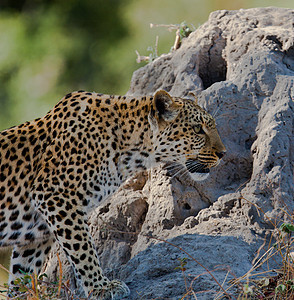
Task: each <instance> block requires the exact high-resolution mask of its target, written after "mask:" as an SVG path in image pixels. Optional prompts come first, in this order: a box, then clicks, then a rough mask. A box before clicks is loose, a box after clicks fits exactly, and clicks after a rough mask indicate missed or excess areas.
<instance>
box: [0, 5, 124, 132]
mask: <svg viewBox="0 0 294 300" xmlns="http://www.w3.org/2000/svg"><path fill="white" fill-rule="evenodd" d="M126 3H127V0H109V1H104V0H89V1H83V0H67V1H57V0H56V1H53V0H52V1H49V0H48V1H34V0H27V1H19V2H15V1H11V2H9V1H6V2H4V3H0V84H1V89H0V106H1V110H0V129H1V128H2V129H3V128H4V127H7V126H12V125H14V124H19V123H20V122H23V121H25V120H28V119H31V118H32V117H37V116H40V115H41V114H44V112H46V111H47V110H49V109H50V108H51V107H52V105H54V104H55V103H56V102H57V101H58V100H59V99H60V98H61V97H62V96H63V95H65V94H66V93H67V92H70V91H72V90H78V89H84V90H90V91H93V90H95V91H100V92H106V93H107V92H109V93H113V92H115V91H119V90H120V89H122V85H123V84H125V81H124V80H120V77H121V74H120V73H119V72H117V71H116V70H115V68H114V67H113V66H112V67H111V66H110V63H109V62H108V60H109V57H108V49H110V48H115V47H116V46H117V45H119V43H120V42H121V41H123V40H124V38H126V37H127V36H128V29H127V26H126V24H125V21H124V19H123V17H122V14H121V9H122V7H123V5H125V4H126Z"/></svg>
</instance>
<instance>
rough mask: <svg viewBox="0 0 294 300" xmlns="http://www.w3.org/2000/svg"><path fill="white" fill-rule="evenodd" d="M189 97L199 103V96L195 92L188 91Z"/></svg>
mask: <svg viewBox="0 0 294 300" xmlns="http://www.w3.org/2000/svg"><path fill="white" fill-rule="evenodd" d="M187 99H190V100H193V101H195V103H196V104H198V98H197V96H196V95H195V94H194V93H193V92H189V93H188V95H187Z"/></svg>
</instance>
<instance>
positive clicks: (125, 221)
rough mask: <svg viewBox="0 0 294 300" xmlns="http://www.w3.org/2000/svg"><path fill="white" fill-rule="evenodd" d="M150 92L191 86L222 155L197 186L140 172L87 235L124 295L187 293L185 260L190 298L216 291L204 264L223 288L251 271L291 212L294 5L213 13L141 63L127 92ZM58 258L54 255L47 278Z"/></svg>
mask: <svg viewBox="0 0 294 300" xmlns="http://www.w3.org/2000/svg"><path fill="white" fill-rule="evenodd" d="M157 89H165V90H166V91H168V92H169V93H170V94H171V95H174V96H186V95H187V94H188V93H189V92H190V91H191V92H193V93H194V94H196V95H197V97H198V99H199V101H198V102H199V104H200V106H202V107H204V108H205V109H206V110H208V111H209V112H210V113H212V114H214V115H215V118H216V121H217V127H218V130H219V133H220V136H221V138H222V140H223V142H224V144H225V145H226V148H227V154H226V156H225V157H224V159H223V162H222V163H221V164H220V165H219V166H218V167H217V168H215V169H213V170H212V172H211V176H210V178H209V179H207V180H206V181H204V182H200V183H195V182H187V181H185V182H183V181H181V178H172V179H171V178H170V177H169V176H168V173H167V171H166V170H164V169H163V168H158V169H154V170H152V171H148V172H146V173H144V174H139V175H138V176H137V177H136V178H134V179H132V180H130V181H129V182H128V183H127V184H126V185H125V186H124V187H122V188H121V189H120V190H119V191H118V192H117V193H116V194H115V195H113V197H112V198H110V199H107V200H106V201H105V202H104V203H102V204H101V206H100V207H98V208H97V210H96V211H95V212H93V214H92V216H91V217H90V219H89V223H90V227H91V232H92V234H93V235H94V237H95V242H96V245H97V247H98V252H99V254H100V258H101V264H102V267H103V268H104V270H105V272H106V274H107V275H108V276H109V277H110V278H120V279H122V280H124V281H125V282H126V283H127V284H128V286H129V287H130V290H131V297H130V299H153V298H159V297H162V298H164V299H179V298H180V297H183V295H185V293H186V287H185V280H184V278H183V274H182V272H181V270H179V268H177V267H178V266H179V265H180V260H179V259H183V258H187V260H186V262H187V264H186V266H185V268H186V271H185V273H186V274H189V275H187V276H188V277H187V281H188V285H189V284H190V283H193V290H194V291H195V292H196V295H197V299H213V298H214V297H216V295H218V293H219V292H221V289H220V287H219V286H218V284H217V283H216V282H215V281H214V280H213V279H212V277H211V276H210V274H209V273H207V271H206V269H207V270H209V271H213V270H214V272H213V275H214V277H215V278H216V280H217V281H219V282H221V283H223V282H224V281H225V283H224V287H227V286H229V283H228V281H229V280H230V279H232V278H234V276H237V277H238V276H242V275H243V274H245V273H246V272H247V271H248V270H249V269H250V268H251V263H252V260H253V259H254V257H255V256H256V253H257V249H258V248H259V247H260V245H261V244H262V243H263V241H264V237H265V235H266V234H267V233H271V232H272V230H274V228H273V225H272V223H277V224H279V222H281V221H282V220H285V219H286V218H287V215H286V214H285V211H288V212H289V213H290V214H291V213H292V212H293V208H294V202H293V199H294V185H293V182H294V178H293V162H294V157H293V156H294V144H293V143H294V138H293V124H294V119H293V116H294V114H293V99H294V10H291V9H282V8H274V7H271V8H254V9H248V10H238V11H225V10H223V11H216V12H213V13H212V14H211V15H210V17H209V19H208V21H207V22H206V23H205V24H203V25H202V26H200V27H199V28H198V29H197V30H196V31H195V32H193V33H192V34H191V35H190V36H189V37H188V38H187V39H185V40H184V41H183V43H182V45H181V47H180V48H179V49H178V50H176V51H174V52H172V53H169V54H165V55H162V56H161V57H159V58H157V59H156V60H154V61H153V62H151V63H149V64H148V65H146V66H145V67H143V68H141V69H139V70H137V71H136V72H135V73H134V75H133V78H132V81H131V86H130V90H129V92H128V94H130V95H146V94H153V93H154V92H155V91H156V90H157ZM163 241H167V242H163ZM55 251H57V250H55ZM262 251H263V250H262ZM262 251H261V253H263V252H262ZM59 253H60V255H61V258H62V261H63V262H64V272H65V273H67V276H68V277H69V278H71V284H72V286H74V285H75V282H74V279H73V274H72V271H71V270H70V266H68V263H67V262H66V259H65V256H64V255H63V254H62V251H60V252H59ZM187 253H188V254H189V255H187ZM199 263H200V264H201V265H203V267H205V268H206V269H204V268H203V267H202V266H201V265H200V264H199ZM56 266H57V258H56V255H55V252H54V251H53V252H52V254H51V257H50V260H49V261H48V263H47V266H46V271H47V272H48V274H49V275H50V276H51V277H53V278H54V276H55V274H56V273H57V267H56ZM228 270H230V272H228ZM204 291H205V292H204ZM229 293H230V294H231V295H234V293H236V291H235V290H234V289H231V290H229ZM185 299H190V298H185ZM191 299H192V298H191ZM193 299H194V298H193Z"/></svg>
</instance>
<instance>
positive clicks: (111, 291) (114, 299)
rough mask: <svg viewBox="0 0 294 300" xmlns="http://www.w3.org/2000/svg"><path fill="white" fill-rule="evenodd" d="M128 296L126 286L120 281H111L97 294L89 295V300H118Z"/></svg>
mask: <svg viewBox="0 0 294 300" xmlns="http://www.w3.org/2000/svg"><path fill="white" fill-rule="evenodd" d="M128 295H130V290H129V288H128V287H127V285H126V284H125V283H124V282H122V281H120V280H112V281H109V282H108V283H107V285H106V286H105V287H103V290H102V291H99V292H98V294H96V293H95V292H94V293H92V294H91V299H93V300H94V299H99V300H119V299H123V298H124V297H127V296H128Z"/></svg>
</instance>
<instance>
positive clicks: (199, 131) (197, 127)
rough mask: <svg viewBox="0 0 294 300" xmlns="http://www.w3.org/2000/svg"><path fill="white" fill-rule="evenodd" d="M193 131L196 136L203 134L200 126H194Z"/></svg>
mask: <svg viewBox="0 0 294 300" xmlns="http://www.w3.org/2000/svg"><path fill="white" fill-rule="evenodd" d="M193 129H194V131H195V132H196V133H197V134H205V132H204V130H203V128H202V126H201V125H195V126H193Z"/></svg>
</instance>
